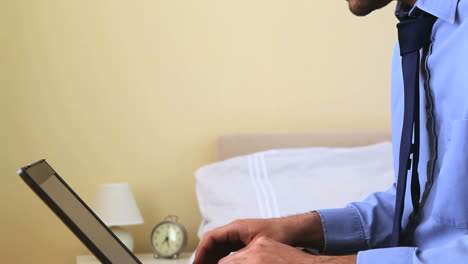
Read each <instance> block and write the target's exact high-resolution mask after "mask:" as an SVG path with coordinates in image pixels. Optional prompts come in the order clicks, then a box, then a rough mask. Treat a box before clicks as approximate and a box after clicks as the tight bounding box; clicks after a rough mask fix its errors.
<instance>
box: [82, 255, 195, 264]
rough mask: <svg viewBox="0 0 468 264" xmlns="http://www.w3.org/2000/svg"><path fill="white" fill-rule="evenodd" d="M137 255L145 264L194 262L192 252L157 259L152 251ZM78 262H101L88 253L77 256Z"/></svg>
mask: <svg viewBox="0 0 468 264" xmlns="http://www.w3.org/2000/svg"><path fill="white" fill-rule="evenodd" d="M135 255H136V256H137V258H138V259H139V260H140V261H141V262H142V263H143V264H192V263H189V261H190V257H191V256H192V253H190V252H186V253H182V254H181V255H180V256H179V258H176V259H156V258H154V254H152V253H146V254H135ZM76 264H100V262H99V261H98V260H97V259H96V257H94V256H91V255H88V256H78V257H76Z"/></svg>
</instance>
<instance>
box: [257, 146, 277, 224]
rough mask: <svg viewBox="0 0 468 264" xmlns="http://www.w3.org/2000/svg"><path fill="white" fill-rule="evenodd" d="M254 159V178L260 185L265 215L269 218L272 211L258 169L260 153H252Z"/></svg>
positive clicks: (271, 215)
mask: <svg viewBox="0 0 468 264" xmlns="http://www.w3.org/2000/svg"><path fill="white" fill-rule="evenodd" d="M254 157H255V158H254V160H255V170H256V173H255V176H256V177H255V178H256V179H257V182H258V185H259V187H260V190H261V193H262V194H263V198H264V199H263V202H264V205H265V209H266V210H265V213H266V216H265V217H267V218H271V217H273V212H272V210H271V204H270V199H269V198H268V193H267V190H266V188H265V184H264V182H263V181H262V175H261V174H262V173H261V169H260V161H259V159H260V155H259V154H255V155H254Z"/></svg>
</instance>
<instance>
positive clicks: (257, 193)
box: [241, 156, 266, 218]
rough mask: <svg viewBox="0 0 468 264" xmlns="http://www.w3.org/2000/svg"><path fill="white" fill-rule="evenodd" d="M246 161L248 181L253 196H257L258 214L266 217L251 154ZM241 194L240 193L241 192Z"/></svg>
mask: <svg viewBox="0 0 468 264" xmlns="http://www.w3.org/2000/svg"><path fill="white" fill-rule="evenodd" d="M247 161H248V168H249V176H250V177H249V178H250V181H251V183H252V185H253V187H254V189H255V197H256V198H257V205H258V208H259V209H260V215H261V217H262V218H265V217H266V214H265V208H264V206H263V200H262V197H261V193H260V189H259V186H258V184H257V181H256V180H255V172H254V166H253V163H254V160H253V156H248V158H247ZM241 195H242V194H241Z"/></svg>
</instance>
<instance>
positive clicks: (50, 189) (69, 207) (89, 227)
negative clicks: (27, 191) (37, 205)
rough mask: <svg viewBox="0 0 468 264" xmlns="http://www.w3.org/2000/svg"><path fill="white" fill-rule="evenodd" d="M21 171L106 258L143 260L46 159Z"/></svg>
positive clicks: (122, 263) (119, 263)
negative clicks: (139, 258)
mask: <svg viewBox="0 0 468 264" xmlns="http://www.w3.org/2000/svg"><path fill="white" fill-rule="evenodd" d="M24 172H25V173H24ZM20 175H21V176H22V177H23V179H25V177H29V178H30V180H32V182H29V185H30V186H31V187H32V188H33V189H35V191H36V193H37V194H38V195H39V196H41V198H42V199H43V200H44V201H45V202H46V203H47V204H48V205H49V207H51V209H52V210H54V212H55V213H56V214H57V215H58V216H59V217H60V218H61V219H62V220H63V221H64V222H65V224H67V225H68V227H69V228H70V229H72V231H73V232H74V233H75V234H76V235H77V236H78V237H79V238H80V239H81V241H83V242H84V243H85V244H86V246H87V247H88V248H89V249H90V250H91V251H93V253H94V254H95V255H96V257H98V258H99V259H100V260H101V261H102V262H104V263H112V264H133V263H135V264H140V263H141V262H140V261H138V259H137V258H136V257H135V256H134V255H133V254H132V253H131V252H130V251H129V250H128V249H127V248H126V247H125V246H124V245H123V244H122V243H121V242H120V241H119V240H118V239H116V238H115V237H114V235H113V234H112V232H111V231H110V230H109V229H108V228H106V226H105V225H104V224H103V223H102V221H100V220H99V218H98V217H97V216H96V215H95V214H94V213H93V212H92V211H91V209H89V207H88V206H87V205H86V204H85V203H84V202H83V201H82V200H81V199H80V198H79V197H78V196H77V195H76V194H75V193H74V192H73V191H72V189H71V188H70V187H69V186H68V185H66V183H65V182H64V181H63V180H62V179H61V178H60V176H59V175H58V174H57V173H56V172H55V171H54V170H53V169H52V167H50V165H49V164H47V162H46V161H45V160H43V161H39V162H37V163H35V164H33V165H31V166H28V167H25V168H23V169H22V172H21V173H20ZM25 180H26V181H27V179H25Z"/></svg>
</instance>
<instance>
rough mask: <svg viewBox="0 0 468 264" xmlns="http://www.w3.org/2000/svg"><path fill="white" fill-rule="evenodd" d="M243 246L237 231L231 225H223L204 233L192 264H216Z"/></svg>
mask: <svg viewBox="0 0 468 264" xmlns="http://www.w3.org/2000/svg"><path fill="white" fill-rule="evenodd" d="M242 247H244V243H243V242H242V241H240V239H239V232H238V231H237V230H235V228H234V227H232V226H229V225H228V226H223V227H220V228H217V229H214V230H212V231H209V232H207V233H205V235H204V236H203V237H202V240H201V241H200V244H199V246H198V248H197V253H196V255H195V260H194V262H193V263H194V264H216V263H218V261H219V260H220V259H221V258H223V257H225V256H227V255H228V254H229V253H231V252H233V251H236V250H239V249H240V248H242Z"/></svg>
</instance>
